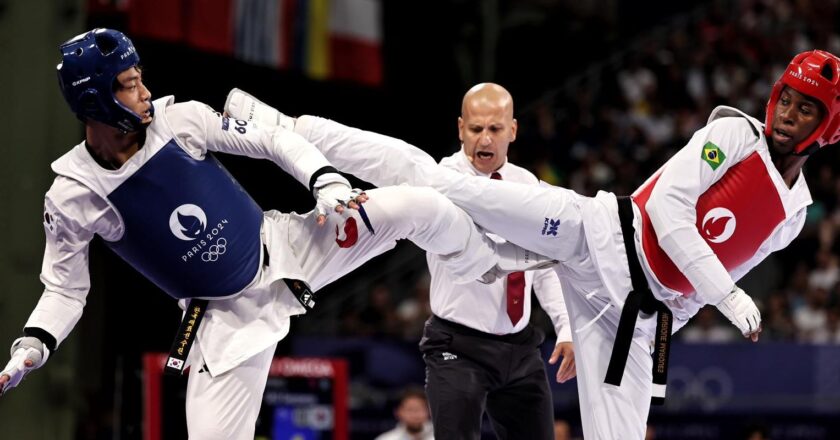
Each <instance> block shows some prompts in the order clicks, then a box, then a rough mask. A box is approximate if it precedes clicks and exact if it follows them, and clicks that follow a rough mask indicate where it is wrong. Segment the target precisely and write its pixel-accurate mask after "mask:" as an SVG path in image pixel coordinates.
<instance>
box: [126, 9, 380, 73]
mask: <svg viewBox="0 0 840 440" xmlns="http://www.w3.org/2000/svg"><path fill="white" fill-rule="evenodd" d="M381 8H382V5H381V0H131V1H129V2H128V7H127V9H126V12H127V14H128V21H129V34H130V35H132V36H137V37H143V38H153V39H159V40H164V41H170V42H174V43H184V44H187V45H189V46H191V47H194V48H196V49H200V50H203V51H208V52H213V53H218V54H224V55H230V56H233V57H235V58H237V59H240V60H242V61H245V62H248V63H251V64H257V65H263V66H271V67H275V68H278V69H287V70H293V71H298V72H301V73H303V74H305V75H306V76H308V77H310V78H314V79H319V80H341V81H352V82H357V83H362V84H366V85H369V86H378V85H381V84H382V50H381V47H382V11H381Z"/></svg>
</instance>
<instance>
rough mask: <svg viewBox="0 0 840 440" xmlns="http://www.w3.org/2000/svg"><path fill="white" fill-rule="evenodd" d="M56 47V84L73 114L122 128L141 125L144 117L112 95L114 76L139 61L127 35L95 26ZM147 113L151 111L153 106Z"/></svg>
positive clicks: (139, 126)
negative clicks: (57, 58)
mask: <svg viewBox="0 0 840 440" xmlns="http://www.w3.org/2000/svg"><path fill="white" fill-rule="evenodd" d="M59 50H60V51H61V63H60V64H59V65H58V66H56V69H57V70H58V85H59V87H60V88H61V92H62V93H63V94H64V99H65V100H66V101H67V104H69V105H70V109H71V110H73V112H74V113H75V114H76V117H78V118H79V119H80V120H82V121H85V120H86V119H87V118H90V119H93V120H96V121H99V122H102V123H104V124H108V125H110V126H112V127H116V128H119V129H121V130H124V131H137V130H139V129H140V128H141V127H142V124H141V121H142V120H143V117H142V116H141V115H139V114H137V113H134V112H133V111H131V110H129V109H128V108H127V107H125V106H124V105H122V104H121V103H120V102H119V101H118V100H117V98H116V96H114V89H115V81H116V78H117V75H119V74H120V73H121V72H123V71H125V70H127V69H130V68H132V67H135V66H137V65H138V63H140V56H139V55H137V51H136V50H135V49H134V44H132V43H131V40H129V39H128V37H126V36H125V35H124V34H123V33H122V32H119V31H115V30H111V29H94V30H92V31H89V32H86V33H84V34H80V35H77V36H76V37H74V38H72V39H70V40H68V41H66V42H65V43H63V44H62V45H61V46H60V47H59ZM150 112H151V113H152V114H154V107H152V108H151V110H150Z"/></svg>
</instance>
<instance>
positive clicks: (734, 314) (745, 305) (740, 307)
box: [717, 286, 761, 336]
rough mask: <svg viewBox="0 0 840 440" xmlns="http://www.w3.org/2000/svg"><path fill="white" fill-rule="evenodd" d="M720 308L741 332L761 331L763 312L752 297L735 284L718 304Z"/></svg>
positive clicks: (748, 333) (753, 332)
mask: <svg viewBox="0 0 840 440" xmlns="http://www.w3.org/2000/svg"><path fill="white" fill-rule="evenodd" d="M717 308H718V310H720V312H721V313H723V316H726V318H727V319H729V321H730V322H732V324H734V325H735V327H738V330H741V334H742V335H744V336H750V335H752V334H757V333H758V332H760V331H761V312H759V311H758V307H756V306H755V303H754V302H753V300H752V298H750V297H749V295H747V294H746V293H744V291H743V290H742V289H741V288H740V287H738V286H735V287H734V288H733V289H732V292H730V293H729V295H727V296H726V298H724V299H723V301H721V302H720V303H718V304H717Z"/></svg>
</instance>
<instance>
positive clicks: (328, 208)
mask: <svg viewBox="0 0 840 440" xmlns="http://www.w3.org/2000/svg"><path fill="white" fill-rule="evenodd" d="M313 192H314V195H315V214H316V215H318V216H322V215H323V216H327V215H329V214H330V213H332V212H335V208H336V207H337V206H341V207H347V205H348V204H349V203H350V202H355V201H356V198H358V197H359V196H360V195H362V193H363V192H364V191H362V190H360V189H355V188H352V187H351V186H350V182H348V181H347V179H345V178H344V177H342V176H341V175H340V174H336V173H327V174H323V175H321V176H319V177H318V180H317V181H316V183H315V188H314V189H313Z"/></svg>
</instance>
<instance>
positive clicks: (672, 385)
mask: <svg viewBox="0 0 840 440" xmlns="http://www.w3.org/2000/svg"><path fill="white" fill-rule="evenodd" d="M733 391H734V383H733V381H732V376H731V375H730V374H729V373H727V372H726V371H725V370H723V369H722V368H718V367H707V368H703V369H701V370H699V371H696V372H695V371H691V370H690V369H688V368H685V367H671V368H669V371H668V391H667V396H666V398H665V404H666V406H667V407H668V409H671V410H677V409H685V408H700V409H701V410H702V411H704V412H714V411H716V410H719V409H720V408H722V407H723V406H725V405H726V404H727V403H729V402H731V400H732V397H733V395H734V392H733Z"/></svg>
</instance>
